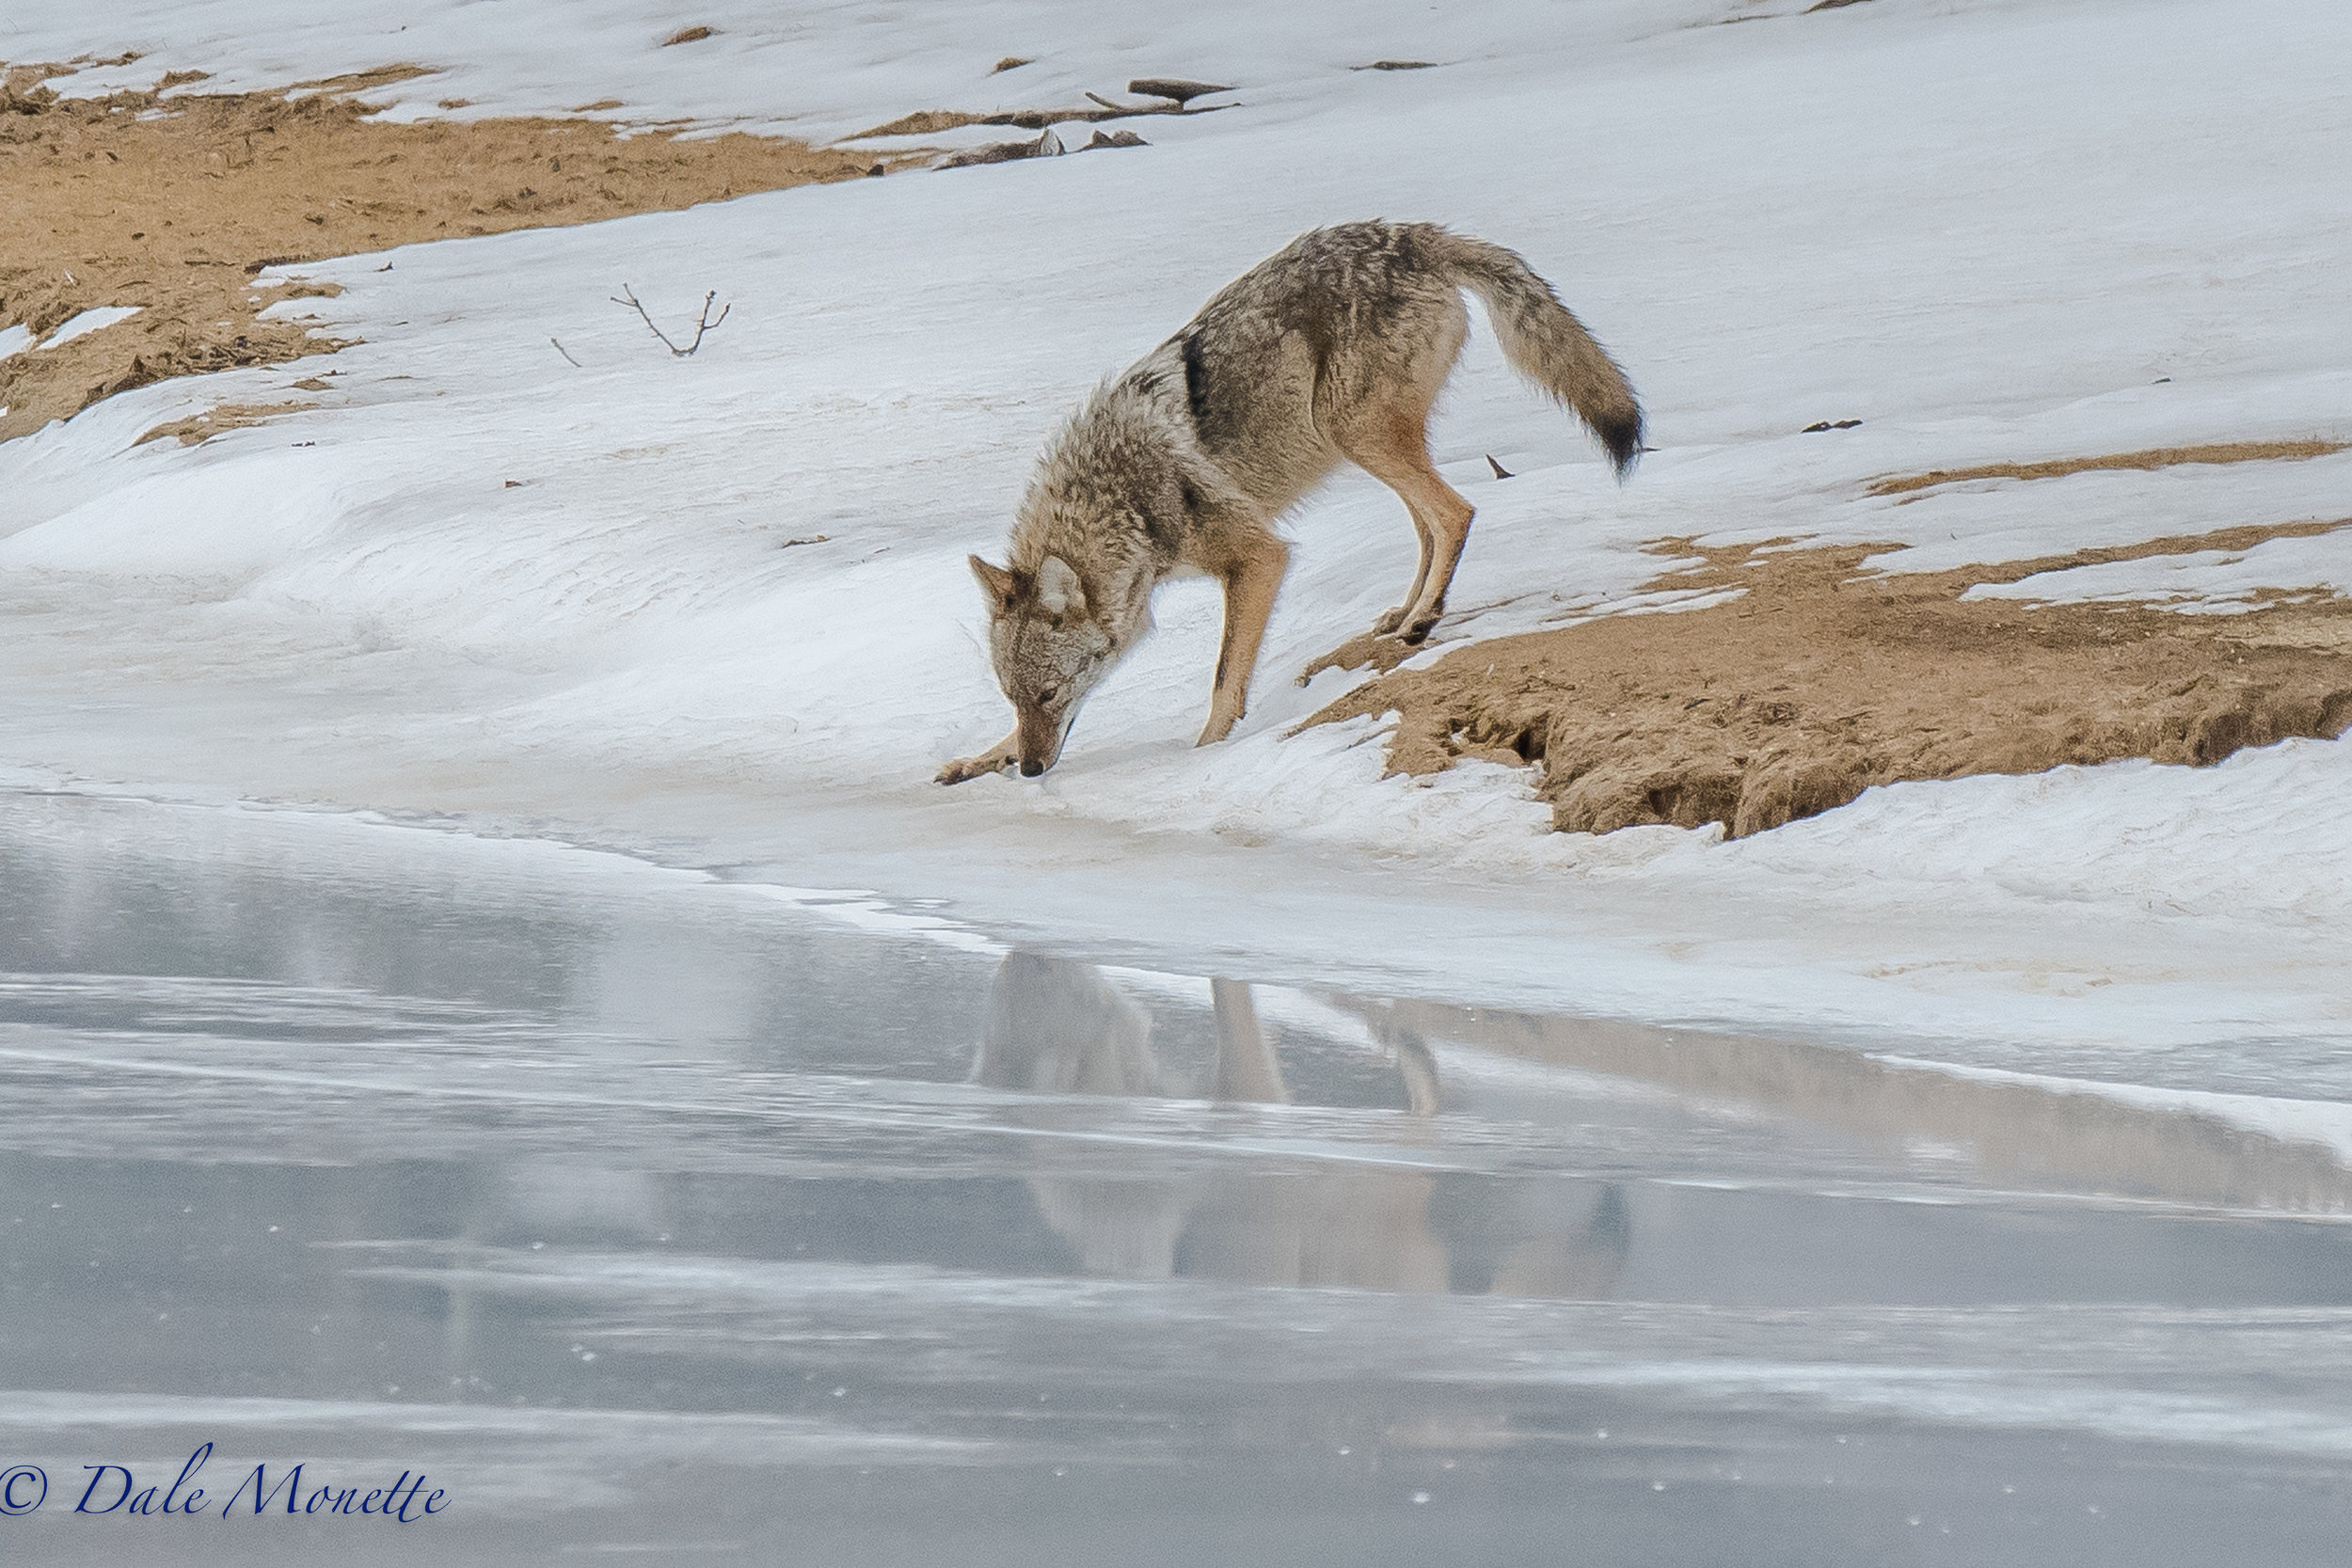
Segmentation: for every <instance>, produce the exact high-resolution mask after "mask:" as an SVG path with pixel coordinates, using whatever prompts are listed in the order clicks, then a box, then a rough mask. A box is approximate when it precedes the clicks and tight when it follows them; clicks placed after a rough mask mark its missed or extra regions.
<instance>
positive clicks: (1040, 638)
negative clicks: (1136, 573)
mask: <svg viewBox="0 0 2352 1568" xmlns="http://www.w3.org/2000/svg"><path fill="white" fill-rule="evenodd" d="M972 575H973V576H974V577H976V578H979V579H980V588H981V590H982V591H983V592H985V593H986V594H988V651H989V657H990V659H991V660H992V661H993V663H994V664H995V666H996V684H997V685H998V686H1000V687H1002V688H1004V691H1005V696H1006V698H1007V700H1009V702H1010V703H1011V704H1012V711H1013V714H1014V716H1015V717H1016V718H1017V719H1018V721H1019V722H1020V736H1021V774H1022V776H1023V777H1024V778H1029V779H1034V778H1036V777H1037V776H1038V775H1039V774H1040V773H1042V772H1044V771H1045V770H1046V769H1047V768H1051V767H1053V766H1054V759H1055V758H1057V757H1058V756H1060V755H1061V743H1062V740H1063V738H1064V737H1065V736H1068V735H1069V734H1070V721H1072V720H1073V719H1074V718H1076V717H1077V713H1078V701H1079V699H1080V698H1082V697H1084V696H1085V695H1086V694H1087V689H1088V688H1089V687H1091V686H1092V685H1093V684H1094V683H1095V681H1096V680H1097V679H1098V678H1100V677H1101V675H1102V673H1103V672H1104V670H1105V669H1107V668H1108V667H1109V665H1110V662H1111V651H1112V650H1111V634H1110V632H1109V631H1108V630H1107V629H1106V628H1105V627H1104V626H1103V624H1102V622H1101V621H1099V620H1097V619H1096V617H1095V615H1094V614H1093V613H1092V612H1091V610H1089V606H1088V604H1087V594H1086V588H1085V586H1084V585H1083V584H1081V583H1080V582H1079V581H1078V574H1077V573H1076V572H1074V571H1073V570H1071V568H1070V563H1069V562H1066V561H1064V560H1062V559H1061V558H1060V557H1059V556H1054V555H1049V556H1047V557H1046V558H1045V560H1044V562H1042V563H1041V565H1040V566H1039V567H1038V569H1037V571H1036V573H1035V574H1034V575H1032V574H1030V573H1027V572H1023V571H1018V570H1014V571H1007V570H1006V569H1004V568H1003V567H1000V566H991V565H990V564H989V563H988V562H985V561H982V560H981V559H980V558H979V557H978V556H977V555H976V556H974V557H973V558H972Z"/></svg>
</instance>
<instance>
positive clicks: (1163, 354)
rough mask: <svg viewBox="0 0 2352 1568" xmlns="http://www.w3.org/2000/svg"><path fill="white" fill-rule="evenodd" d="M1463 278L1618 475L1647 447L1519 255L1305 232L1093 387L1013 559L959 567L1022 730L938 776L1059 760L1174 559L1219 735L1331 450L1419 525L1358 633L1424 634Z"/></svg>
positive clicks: (1454, 241) (1437, 607) (1034, 492)
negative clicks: (1409, 564)
mask: <svg viewBox="0 0 2352 1568" xmlns="http://www.w3.org/2000/svg"><path fill="white" fill-rule="evenodd" d="M1464 289H1470V290H1472V291H1474V292H1475V293H1477V294H1478V296H1479V297H1480V298H1481V299H1483V300H1485V301H1486V309H1487V312H1488V314H1489V316H1490V317H1491V318H1492V320H1493V322H1494V327H1495V334H1496V336H1497V337H1498V338H1499V339H1501V340H1502V352H1503V355H1504V356H1505V357H1506V358H1508V359H1509V360H1510V361H1511V364H1512V365H1513V366H1514V367H1515V368H1516V369H1518V372H1520V373H1521V374H1523V375H1525V376H1527V377H1528V378H1529V379H1530V380H1532V381H1534V383H1535V384H1536V385H1537V386H1538V387H1540V388H1543V389H1544V390H1545V391H1547V392H1549V393H1550V394H1551V395H1552V396H1553V397H1555V398H1557V399H1559V400H1560V401H1561V402H1563V403H1565V404H1567V405H1568V406H1569V407H1570V408H1573V409H1574V410H1575V411H1576V413H1577V415H1578V417H1579V418H1581V419H1582V420H1583V421H1584V423H1585V424H1586V425H1587V426H1589V427H1590V428H1591V430H1592V432H1593V434H1594V435H1596V436H1598V437H1599V438H1600V442H1601V444H1602V445H1603V446H1604V447H1606V448H1607V449H1608V451H1609V455H1610V457H1611V458H1612V459H1613V461H1614V462H1615V464H1616V468H1617V476H1618V478H1620V479H1623V478H1624V477H1625V476H1626V474H1627V473H1628V472H1629V471H1630V470H1631V468H1632V467H1633V462H1634V459H1635V457H1636V456H1638V455H1639V454H1640V452H1641V450H1642V410H1641V406H1640V404H1637V403H1635V401H1634V397H1633V388H1631V387H1629V385H1627V383H1626V379H1625V374H1624V372H1621V371H1619V370H1618V369H1617V366H1616V364H1615V362H1614V361H1613V360H1612V359H1611V358H1610V357H1609V356H1608V354H1607V353H1606V352H1605V351H1604V350H1603V349H1602V348H1601V346H1600V345H1599V344H1598V343H1597V342H1595V341H1593V339H1592V336H1591V335H1590V334H1589V333H1587V332H1586V331H1585V330H1584V328H1583V326H1582V325H1581V323H1579V322H1578V321H1577V319H1576V317H1575V316H1573V315H1571V314H1569V312H1568V309H1567V308H1566V307H1565V306H1564V305H1562V304H1561V303H1560V300H1559V297H1558V296H1557V295H1555V294H1554V293H1552V292H1551V286H1550V285H1549V284H1548V283H1546V282H1545V281H1544V280H1543V279H1542V278H1540V277H1536V276H1535V274H1534V271H1532V270H1531V269H1530V268H1529V267H1528V265H1527V263H1526V262H1525V261H1521V260H1520V259H1519V258H1518V256H1517V255H1515V254H1513V253H1512V252H1510V251H1508V250H1505V249H1503V248H1502V246H1500V245H1489V244H1487V243H1486V241H1484V240H1475V239H1472V238H1470V236H1469V235H1467V234H1453V233H1448V232H1447V231H1446V230H1443V229H1440V228H1438V226H1436V225H1435V224H1427V223H1382V222H1376V221H1375V222H1371V223H1346V224H1341V225H1338V226H1336V227H1334V228H1330V229H1317V230H1311V231H1309V232H1308V233H1305V234H1302V235H1300V236H1299V237H1298V238H1297V239H1295V240H1293V241H1292V242H1291V243H1290V244H1289V245H1285V246H1283V247H1282V249H1280V250H1279V251H1277V252H1275V254H1274V255H1272V256H1270V257H1268V258H1267V259H1266V260H1264V261H1261V262H1259V263H1258V264H1257V265H1256V266H1254V267H1252V268H1251V269H1250V270H1249V271H1248V272H1246V273H1244V274H1243V275H1242V276H1241V277H1237V278H1235V279H1234V280H1233V281H1232V282H1231V283H1229V284H1227V285H1226V286H1225V287H1224V288H1223V289H1221V290H1219V291H1218V292H1217V293H1216V296H1215V297H1214V298H1212V299H1211V300H1210V301H1209V302H1208V304H1206V305H1204V306H1202V307H1201V308H1200V314H1199V315H1197V316H1195V317H1193V319H1192V320H1191V321H1190V322H1189V323H1187V324H1186V325H1185V326H1184V330H1183V331H1181V332H1178V333H1177V334H1176V335H1175V336H1174V337H1172V338H1170V339H1168V341H1166V342H1164V343H1162V344H1161V345H1160V346H1159V347H1158V348H1155V349H1153V350H1152V352H1151V353H1150V354H1148V355H1146V356H1143V358H1141V359H1140V360H1138V361H1136V364H1135V365H1134V366H1132V367H1130V368H1129V369H1128V370H1127V371H1126V372H1125V373H1123V374H1121V375H1120V376H1119V377H1118V378H1116V379H1115V380H1112V381H1108V382H1105V383H1104V385H1103V386H1101V387H1100V388H1096V390H1095V392H1094V395H1093V396H1092V397H1090V398H1089V399H1088V400H1087V402H1086V405H1085V406H1084V407H1083V408H1081V409H1079V410H1078V412H1077V413H1076V414H1075V415H1074V416H1073V417H1072V419H1071V420H1070V422H1069V423H1068V424H1067V425H1066V426H1064V427H1063V429H1062V431H1061V433H1060V434H1059V435H1058V436H1056V437H1055V438H1054V440H1053V442H1052V443H1051V444H1050V445H1049V446H1048V447H1047V448H1046V451H1045V455H1044V458H1043V460H1042V461H1041V463H1040V465H1039V467H1038V472H1037V476H1036V477H1035V478H1034V479H1033V480H1031V481H1030V483H1029V488H1028V492H1027V494H1025V496H1024V497H1023V498H1022V500H1021V506H1020V510H1019V513H1018V514H1017V515H1016V518H1015V521H1014V523H1013V528H1012V539H1011V543H1010V544H1009V546H1008V547H1007V548H1008V555H1007V559H1006V562H1005V564H1004V565H1002V566H992V565H990V564H989V563H988V562H985V561H982V560H981V559H980V558H979V557H978V556H974V557H972V571H973V575H974V576H976V577H977V578H979V579H980V587H981V588H982V590H984V591H985V592H986V594H987V595H988V602H989V652H990V656H991V658H992V660H993V663H994V665H995V667H996V679H997V683H998V684H999V685H1000V686H1001V687H1002V688H1003V689H1004V692H1005V695H1006V697H1007V698H1008V699H1009V700H1010V701H1011V703H1012V707H1013V713H1014V715H1015V718H1016V722H1015V724H1014V726H1013V731H1012V733H1011V734H1010V735H1009V736H1005V738H1004V739H1003V740H1001V741H999V742H997V743H996V744H995V745H994V746H993V747H991V748H990V749H989V750H987V751H985V752H981V753H980V754H979V755H977V756H972V757H960V758H958V759H957V760H955V761H953V762H950V763H948V764H947V765H946V767H945V768H941V769H940V770H939V780H938V782H939V783H941V784H961V783H962V782H963V781H964V780H966V779H972V778H977V777H978V776H979V775H981V774H983V773H993V772H997V771H999V770H1001V769H1003V768H1009V767H1012V766H1014V765H1015V764H1018V765H1019V766H1020V768H1021V771H1022V774H1023V775H1024V776H1025V777H1027V778H1035V777H1036V776H1037V775H1039V774H1040V773H1042V772H1044V771H1045V770H1046V769H1047V768H1051V767H1053V766H1054V762H1055V759H1056V758H1057V757H1058V756H1059V755H1060V754H1061V748H1062V742H1063V740H1064V739H1065V738H1066V737H1067V736H1069V733H1070V725H1071V721H1072V720H1073V718H1075V717H1076V715H1077V711H1078V704H1079V702H1080V701H1081V700H1082V699H1083V698H1084V697H1085V696H1086V693H1087V690H1088V689H1089V687H1091V686H1093V685H1094V683H1095V682H1096V681H1097V680H1098V679H1100V678H1101V677H1102V675H1103V673H1104V672H1105V671H1107V670H1108V669H1109V668H1110V667H1111V666H1112V665H1113V664H1115V663H1117V662H1118V661H1119V659H1120V657H1122V656H1124V655H1125V654H1126V652H1127V650H1128V649H1130V648H1132V647H1133V646H1135V644H1136V641H1139V640H1140V639H1141V638H1142V636H1143V634H1144V633H1145V632H1146V631H1148V630H1150V629H1151V625H1152V614H1151V607H1152V590H1153V589H1154V588H1156V587H1157V586H1158V585H1159V583H1160V581H1161V580H1162V579H1163V578H1168V577H1171V576H1174V575H1175V574H1177V573H1180V572H1187V571H1189V572H1200V573H1205V574H1207V575H1208V576H1210V577H1214V578H1216V579H1218V581H1220V582H1221V583H1223V584H1224V588H1225V637H1224V641H1223V645H1222V646H1221V648H1220V649H1219V651H1218V654H1217V660H1216V689H1215V692H1214V694H1213V696H1212V697H1211V699H1210V703H1209V722H1208V727H1207V728H1205V729H1203V730H1202V731H1201V732H1200V742H1199V743H1200V745H1203V746H1205V745H1208V744H1209V743H1210V742H1211V741H1216V740H1222V739H1224V738H1225V737H1226V736H1227V735H1229V734H1231V733H1232V728H1233V725H1234V723H1235V722H1236V721H1238V720H1240V718H1241V717H1242V713H1243V710H1244V708H1245V707H1246V705H1247V704H1248V694H1249V675H1250V671H1251V669H1252V668H1253V667H1254V666H1255V665H1256V663H1257V661H1258V644H1259V641H1260V640H1261V639H1262V638H1263V636H1264V634H1265V624H1266V617H1267V616H1268V615H1269V614H1270V613H1272V611H1273V609H1274V594H1275V590H1276V589H1277V588H1278V587H1279V586H1280V584H1281V581H1282V571H1283V568H1284V566H1285V565H1286V564H1287V563H1288V562H1289V560H1290V547H1289V546H1286V545H1284V544H1283V543H1282V541H1281V540H1280V539H1279V538H1278V537H1277V536H1276V534H1275V532H1274V529H1273V526H1272V525H1273V522H1274V520H1275V518H1276V517H1278V516H1279V515H1281V513H1282V512H1283V511H1285V510H1286V509H1287V508H1289V507H1290V506H1291V505H1292V504H1293V503H1294V502H1295V501H1296V500H1297V499H1299V498H1300V497H1301V496H1303V495H1305V494H1306V493H1307V491H1308V490H1309V489H1311V488H1312V487H1313V486H1314V485H1315V484H1316V483H1319V482H1320V481H1321V480H1322V479H1323V478H1324V477H1325V476H1327V474H1329V473H1330V471H1331V470H1332V469H1333V468H1335V467H1338V466H1339V463H1340V460H1341V459H1342V458H1346V459H1348V460H1349V461H1351V462H1353V463H1355V464H1356V465H1357V467H1360V468H1362V469H1364V470H1365V471H1366V472H1368V473H1370V474H1371V475H1372V476H1373V477H1374V478H1375V479H1377V480H1379V481H1380V482H1381V483H1384V484H1386V485H1388V486H1389V488H1390V489H1391V490H1394V491H1395V492H1396V493H1397V495H1398V496H1399V497H1400V498H1401V499H1403V500H1404V502H1405V510H1406V512H1407V513H1409V514H1410V515H1411V516H1412V520H1413V529H1414V531H1415V532H1417V533H1419V534H1420V535H1421V563H1420V565H1419V566H1418V567H1416V568H1415V569H1414V572H1413V580H1412V585H1411V586H1410V587H1409V588H1407V589H1406V591H1405V600H1404V603H1403V604H1401V605H1399V606H1398V607H1397V608H1396V609H1394V610H1390V611H1388V612H1387V613H1386V614H1384V615H1382V616H1381V617H1380V618H1379V619H1378V620H1377V621H1375V623H1374V624H1373V630H1374V632H1375V633H1376V634H1378V635H1382V636H1388V635H1394V636H1395V637H1397V638H1399V639H1400V640H1402V641H1406V642H1407V643H1415V642H1419V641H1422V639H1423V638H1425V637H1427V636H1428V635H1429V629H1430V627H1432V626H1435V625H1436V624H1437V621H1438V615H1439V614H1440V613H1442V612H1443V610H1444V609H1445V594H1446V588H1447V586H1448V585H1449V584H1450V583H1451V582H1452V581H1453V580H1454V566H1455V564H1456V563H1457V562H1459V561H1460V560H1461V557H1462V546H1463V543H1464V541H1466V540H1467V539H1468V538H1469V537H1470V513H1471V509H1470V502H1468V501H1466V500H1464V499H1462V498H1461V497H1460V496H1459V495H1457V494H1455V493H1454V489H1453V487H1452V486H1450V485H1448V484H1447V483H1446V482H1445V481H1444V480H1442V479H1440V478H1438V470H1437V469H1436V468H1435V467H1432V466H1431V464H1430V461H1429V447H1428V437H1427V430H1428V424H1429V410H1430V406H1431V404H1434V403H1436V401H1437V398H1438V390H1439V389H1440V388H1442V387H1443V386H1444V385H1445V379H1446V376H1447V375H1448V374H1449V373H1450V372H1452V370H1453V368H1454V359H1455V357H1456V356H1459V355H1460V353H1461V351H1462V342H1463V340H1464V338H1465V337H1466V336H1467V335H1468V332H1469V323H1470V317H1469V312H1468V311H1467V310H1466V309H1464V308H1463V305H1462V295H1461V291H1462V290H1464Z"/></svg>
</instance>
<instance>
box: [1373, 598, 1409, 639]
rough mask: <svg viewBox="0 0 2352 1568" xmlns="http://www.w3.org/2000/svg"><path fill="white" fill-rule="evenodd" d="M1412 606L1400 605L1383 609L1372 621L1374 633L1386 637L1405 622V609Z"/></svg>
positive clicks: (1376, 635)
mask: <svg viewBox="0 0 2352 1568" xmlns="http://www.w3.org/2000/svg"><path fill="white" fill-rule="evenodd" d="M1410 608H1411V607H1410V606H1409V605H1398V606H1397V607H1396V608H1395V609H1394V610H1382V611H1381V612H1380V614H1379V615H1378V617H1377V618H1375V620H1374V621H1373V623H1372V635H1373V636H1375V637H1386V636H1388V635H1389V633H1391V632H1392V631H1394V630H1396V628H1397V627H1399V626H1403V625H1404V624H1405V611H1406V610H1408V609H1410Z"/></svg>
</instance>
